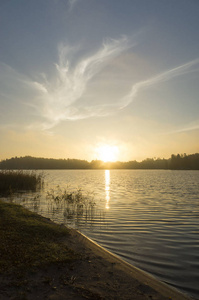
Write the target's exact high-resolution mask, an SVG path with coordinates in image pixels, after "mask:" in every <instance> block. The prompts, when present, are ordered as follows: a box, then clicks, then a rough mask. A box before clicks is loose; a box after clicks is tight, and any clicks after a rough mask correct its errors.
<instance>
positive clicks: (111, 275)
mask: <svg viewBox="0 0 199 300" xmlns="http://www.w3.org/2000/svg"><path fill="white" fill-rule="evenodd" d="M0 203H1V213H0V225H1V226H0V235H2V237H3V238H4V239H3V241H4V242H3V243H2V247H1V251H2V253H0V256H1V254H2V255H4V256H2V257H4V261H3V260H1V264H2V263H4V262H5V263H7V262H8V263H9V260H10V258H11V259H12V264H11V265H10V272H7V271H6V269H4V270H3V272H2V271H1V273H0V299H1V300H35V299H39V300H42V299H49V300H64V299H67V300H84V299H87V300H133V299H135V300H190V299H193V298H191V297H189V296H188V295H185V294H183V293H181V292H179V291H178V290H176V289H175V288H172V287H170V286H169V285H167V284H165V283H162V282H161V281H159V280H157V279H156V278H154V277H153V276H152V275H149V274H148V273H145V272H144V271H142V270H140V269H139V268H136V267H134V266H133V265H131V264H129V263H127V262H125V261H124V260H122V259H121V258H119V257H118V256H116V255H114V254H113V253H111V252H109V251H108V250H106V249H104V248H103V247H102V246H100V245H98V244H97V243H96V242H94V241H93V240H91V239H90V238H88V237H86V236H85V235H84V234H82V233H80V232H79V231H78V230H75V229H70V228H67V227H66V226H64V225H58V224H56V223H54V222H53V221H51V220H50V219H48V218H45V217H43V216H40V215H38V214H35V213H31V212H29V211H28V210H27V209H24V208H23V207H22V206H20V205H16V204H8V203H5V202H4V204H3V202H0ZM16 228H17V229H16ZM13 232H14V234H16V236H15V235H13ZM49 234H50V235H49ZM51 234H53V236H52V235H51ZM39 235H41V238H39ZM7 236H8V237H7ZM10 237H12V243H11V244H10ZM19 239H20V244H19ZM51 240H53V242H54V244H53V245H51V248H52V250H51V252H49V249H48V248H49V247H50V243H51ZM40 241H41V242H42V243H41V245H40V246H39V247H40V248H39V252H37V253H38V254H37V255H36V256H35V257H34V255H35V254H34V252H33V248H34V247H35V243H38V242H40ZM27 243H31V245H32V246H31V248H29V250H28V252H27V253H26V256H27V255H28V262H29V261H30V260H33V266H34V265H35V262H36V263H37V264H36V267H33V268H32V267H29V264H27V265H25V266H24V269H23V270H24V271H20V270H21V269H20V268H19V267H17V265H16V261H15V260H16V259H15V257H17V256H18V257H19V258H20V256H19V254H20V251H24V249H25V250H26V246H28V244H27ZM36 246H37V245H36ZM55 246H56V247H57V248H56V249H57V250H56V251H57V252H54V247H55ZM9 247H12V250H13V254H12V257H10V256H9V255H10V254H7V252H9V251H10V249H9ZM24 247H25V248H24ZM3 249H7V250H6V251H5V252H3V251H4V250H3ZM60 251H61V252H60ZM42 252H44V253H47V256H43V257H41V255H43V253H42ZM22 253H23V252H22ZM24 253H25V252H24ZM60 253H62V255H60ZM64 253H68V254H67V255H68V256H65V254H64ZM55 254H56V255H55ZM6 255H7V256H6ZM45 257H46V258H45ZM44 259H47V262H45V263H44ZM23 261H24V257H23V255H22V256H21V263H22V264H23Z"/></svg>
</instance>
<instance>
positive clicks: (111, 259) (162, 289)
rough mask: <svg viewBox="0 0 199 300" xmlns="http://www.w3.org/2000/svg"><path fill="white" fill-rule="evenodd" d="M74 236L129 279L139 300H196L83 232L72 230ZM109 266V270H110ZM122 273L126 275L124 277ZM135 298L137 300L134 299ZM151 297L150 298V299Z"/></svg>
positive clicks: (115, 270) (113, 270)
mask: <svg viewBox="0 0 199 300" xmlns="http://www.w3.org/2000/svg"><path fill="white" fill-rule="evenodd" d="M70 231H71V233H72V236H74V238H75V239H76V241H77V242H78V243H80V244H81V245H83V246H84V247H85V248H87V249H90V251H91V252H92V253H93V255H94V257H95V256H96V257H99V258H101V259H103V260H104V261H106V262H107V267H108V264H110V265H112V272H113V273H114V272H115V273H118V272H120V274H121V277H122V276H124V275H125V276H126V278H127V277H129V279H130V281H131V285H134V284H135V288H137V291H136V292H137V293H138V294H140V295H139V299H170V300H171V299H172V300H188V299H194V298H191V297H189V296H188V295H186V294H184V293H182V292H180V291H179V290H177V289H176V288H174V287H171V286H169V285H167V284H166V283H163V282H161V281H159V280H158V279H156V278H155V277H153V276H152V275H150V274H148V273H146V272H145V271H143V270H141V269H139V268H137V267H135V266H133V265H131V264H129V263H128V262H125V261H124V260H123V259H121V258H119V257H118V256H117V255H115V254H113V253H112V252H110V251H108V250H106V249H105V248H103V247H102V246H100V245H99V244H97V243H96V242H95V241H93V240H92V239H90V238H89V237H87V236H85V235H84V234H82V233H81V232H79V231H78V230H75V229H70ZM110 265H109V268H110ZM122 273H124V274H123V275H122ZM134 297H135V298H134ZM148 297H149V298H148ZM118 299H128V298H118ZM129 299H138V298H136V296H134V295H131V296H130V298H129Z"/></svg>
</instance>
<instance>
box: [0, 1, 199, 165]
mask: <svg viewBox="0 0 199 300" xmlns="http://www.w3.org/2000/svg"><path fill="white" fill-rule="evenodd" d="M198 15H199V1H198V0H161V1H160V0H124V1H118V0H100V1H97V0H70V1H66V0H48V1H46V0H34V1H31V0H19V1H15V0H9V1H8V0H2V1H1V3H0V40H1V43H0V139H1V149H0V159H5V158H10V157H12V156H24V155H32V156H39V157H41V156H42V157H54V158H79V159H87V160H89V161H90V160H92V159H103V158H102V157H101V156H100V149H102V147H104V146H109V148H110V149H111V147H112V150H113V149H117V151H116V152H117V155H116V154H115V157H114V159H118V160H121V161H128V160H135V159H136V160H142V159H144V158H146V157H165V158H168V157H170V155H171V154H172V153H174V154H176V153H187V154H190V153H195V152H199V143H198V137H199V98H198V95H199V39H198V33H199V18H198ZM103 149H104V148H103Z"/></svg>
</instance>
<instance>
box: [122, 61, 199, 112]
mask: <svg viewBox="0 0 199 300" xmlns="http://www.w3.org/2000/svg"><path fill="white" fill-rule="evenodd" d="M197 64H199V58H197V59H195V60H192V61H190V62H188V63H185V64H183V65H181V66H178V67H175V68H173V69H170V70H167V71H165V72H162V73H160V74H158V75H156V76H154V77H151V78H149V79H147V80H143V81H140V82H137V83H136V84H134V85H133V86H132V88H131V91H130V92H129V93H128V94H127V95H126V96H125V97H124V98H123V99H122V101H121V108H124V107H126V106H128V105H129V104H130V103H131V102H132V101H133V100H134V99H135V98H136V96H137V94H138V92H140V91H142V90H144V89H146V88H149V87H151V86H154V85H157V84H158V83H162V82H166V81H169V80H171V79H173V78H175V77H178V76H182V75H184V74H187V73H190V72H193V70H192V69H191V68H192V67H193V66H195V65H197ZM196 71H198V69H197V70H196Z"/></svg>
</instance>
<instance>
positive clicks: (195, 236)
mask: <svg viewBox="0 0 199 300" xmlns="http://www.w3.org/2000/svg"><path fill="white" fill-rule="evenodd" d="M45 181H46V182H47V184H46V185H45V190H44V191H43V192H41V194H40V195H38V197H35V195H34V197H32V195H31V194H28V195H26V197H24V196H23V197H21V198H20V199H18V200H17V201H18V202H20V203H22V204H23V205H24V206H26V207H28V208H30V209H32V210H34V211H36V212H38V213H40V214H42V215H44V216H46V217H50V218H51V219H52V220H54V221H55V222H58V223H64V224H66V225H68V226H71V227H75V228H78V229H79V230H80V231H81V232H83V233H84V234H86V235H87V236H88V237H90V238H92V239H93V240H95V241H96V242H97V243H99V244H100V245H102V246H103V247H105V248H106V249H108V250H109V251H111V252H113V253H115V254H117V255H118V256H120V257H121V258H122V259H124V260H126V261H127V262H129V263H131V264H133V265H134V266H136V267H139V268H141V269H143V270H145V271H147V272H149V273H151V274H152V275H154V276H155V277H157V278H158V279H160V280H162V281H164V282H166V283H168V284H170V285H172V286H174V287H176V288H178V289H179V290H181V291H183V292H186V293H188V294H189V295H191V296H194V297H195V298H199V287H198V282H199V171H168V170H166V171H164V170H110V171H109V170H105V171H104V170H52V171H45ZM57 186H59V188H61V189H67V190H68V191H73V190H74V189H77V188H81V189H82V191H83V193H84V194H85V195H87V196H88V197H94V200H95V202H96V205H95V208H94V209H93V210H92V213H89V214H87V215H85V214H83V215H80V216H72V217H71V216H70V217H69V216H67V214H66V206H65V205H63V203H54V202H52V201H49V199H46V191H47V190H51V189H54V190H56V189H57ZM15 201H16V199H15Z"/></svg>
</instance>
